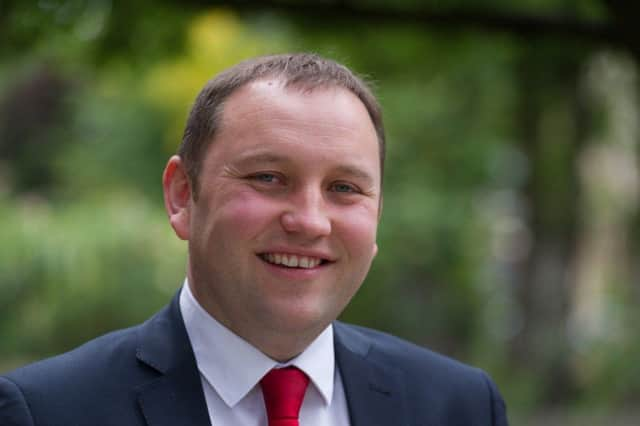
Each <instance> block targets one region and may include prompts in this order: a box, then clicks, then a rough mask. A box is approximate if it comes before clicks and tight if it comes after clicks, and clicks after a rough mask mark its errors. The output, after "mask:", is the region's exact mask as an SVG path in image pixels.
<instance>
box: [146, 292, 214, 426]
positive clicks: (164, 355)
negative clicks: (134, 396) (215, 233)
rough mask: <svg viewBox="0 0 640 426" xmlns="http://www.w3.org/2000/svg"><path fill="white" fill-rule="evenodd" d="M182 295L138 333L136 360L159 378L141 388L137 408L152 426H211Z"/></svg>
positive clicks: (175, 298) (177, 295)
mask: <svg viewBox="0 0 640 426" xmlns="http://www.w3.org/2000/svg"><path fill="white" fill-rule="evenodd" d="M179 295H180V292H178V293H177V294H176V296H175V297H174V298H173V300H172V301H171V303H170V304H169V305H168V306H167V307H165V308H164V309H163V310H161V311H160V312H158V313H157V314H156V315H155V316H153V317H152V318H151V319H149V320H148V321H147V322H145V323H144V324H142V326H141V327H140V329H139V334H138V348H137V351H136V356H137V358H138V360H139V361H140V362H141V363H142V364H144V365H145V366H146V367H149V368H151V369H153V370H155V371H156V372H157V374H158V377H157V378H156V379H155V380H152V381H150V382H148V383H145V384H144V385H142V386H140V387H138V389H137V391H138V404H139V405H140V409H141V410H142V413H143V415H144V418H145V420H146V422H147V424H148V425H149V426H173V425H177V424H188V425H194V426H210V425H211V422H210V420H209V413H208V410H207V404H206V401H205V398H204V392H203V390H202V383H201V381H200V373H199V371H198V367H197V365H196V360H195V357H194V355H193V350H192V349H191V343H190V342H189V337H188V335H187V331H186V329H185V327H184V322H183V321H182V315H181V313H180V307H179V303H178V300H179Z"/></svg>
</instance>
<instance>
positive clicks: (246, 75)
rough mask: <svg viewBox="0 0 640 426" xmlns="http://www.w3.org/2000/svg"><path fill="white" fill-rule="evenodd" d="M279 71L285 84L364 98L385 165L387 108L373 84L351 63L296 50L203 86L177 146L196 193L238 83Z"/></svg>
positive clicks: (247, 63)
mask: <svg viewBox="0 0 640 426" xmlns="http://www.w3.org/2000/svg"><path fill="white" fill-rule="evenodd" d="M268 77H275V78H278V79H280V80H282V82H283V84H284V87H294V88H297V89H302V90H313V89H314V88H317V87H340V88H344V89H346V90H348V91H350V92H352V93H353V94H354V95H356V96H357V97H358V98H359V99H360V101H362V103H363V104H364V106H365V107H366V109H367V111H368V112H369V116H370V117H371V122H372V123H373V126H374V127H375V129H376V133H377V136H378V145H379V152H380V176H381V178H382V172H383V170H384V156H385V136H384V126H383V124H382V111H381V109H380V105H379V104H378V101H377V100H376V98H375V96H374V95H373V93H372V92H371V89H370V88H369V86H368V85H367V83H365V82H364V81H363V80H362V79H361V78H360V77H358V76H356V75H355V74H354V73H353V72H351V71H350V70H349V69H348V68H347V67H345V66H344V65H341V64H339V63H337V62H334V61H332V60H329V59H325V58H323V57H321V56H319V55H316V54H311V53H293V54H281V55H271V56H260V57H257V58H252V59H249V60H247V61H244V62H240V63H239V64H237V65H235V66H233V67H231V68H229V69H227V70H225V71H223V72H221V73H220V74H218V75H217V76H216V77H214V78H213V79H211V80H209V81H208V82H207V84H206V85H205V86H204V87H203V88H202V90H201V91H200V93H199V94H198V96H197V97H196V100H195V102H194V104H193V107H192V108H191V112H190V113H189V118H188V119H187V125H186V127H185V130H184V135H183V137H182V143H181V144H180V147H179V148H178V155H179V156H180V157H181V158H182V160H183V161H184V164H185V167H186V170H187V175H188V176H189V179H190V180H191V184H192V193H193V197H194V199H197V193H198V175H199V173H200V168H201V166H202V161H203V159H204V156H205V153H206V151H207V147H208V146H209V144H210V143H211V141H212V140H213V139H214V137H215V135H216V132H217V131H218V129H219V128H220V120H221V117H222V111H223V108H224V103H225V101H226V99H227V98H228V97H229V96H230V95H231V94H232V93H233V92H234V91H235V90H237V89H238V88H240V87H242V86H244V85H245V84H247V83H250V82H252V81H256V80H260V79H264V78H268Z"/></svg>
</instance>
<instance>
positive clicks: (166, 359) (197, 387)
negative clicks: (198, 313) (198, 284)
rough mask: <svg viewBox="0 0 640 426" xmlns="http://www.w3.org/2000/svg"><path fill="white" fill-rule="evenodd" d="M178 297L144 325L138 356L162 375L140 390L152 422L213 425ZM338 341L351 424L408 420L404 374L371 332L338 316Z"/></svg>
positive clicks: (338, 359)
mask: <svg viewBox="0 0 640 426" xmlns="http://www.w3.org/2000/svg"><path fill="white" fill-rule="evenodd" d="M179 296H180V292H178V293H177V294H176V295H175V296H174V298H173V300H172V301H171V303H170V304H169V305H168V306H166V307H165V308H164V309H163V310H161V311H160V312H158V313H157V314H156V315H155V316H153V317H152V318H151V319H149V320H148V321H147V322H145V323H144V324H142V326H141V327H140V329H139V334H138V348H137V351H136V356H137V358H138V360H139V361H140V362H141V363H142V364H143V365H145V366H146V367H147V368H151V369H152V370H154V371H155V372H156V373H157V375H158V377H157V378H156V379H154V380H152V381H150V382H148V383H145V384H144V385H142V386H140V387H138V389H137V391H138V404H139V405H140V409H141V410H142V413H143V415H144V418H145V420H146V422H147V424H148V426H173V425H176V424H189V425H193V426H210V425H211V422H210V420H209V413H208V410H207V405H206V401H205V398H204V392H203V390H202V383H201V380H200V373H199V371H198V367H197V365H196V360H195V356H194V355H193V350H192V349H191V343H190V341H189V337H188V335H187V331H186V329H185V327H184V322H183V320H182V314H181V313H180V307H179ZM334 343H335V352H336V362H337V364H338V368H339V371H340V375H341V377H342V383H343V386H344V388H345V394H346V397H347V404H348V407H349V416H350V419H351V426H377V425H379V426H387V425H391V424H393V425H405V424H407V416H408V412H407V409H406V406H405V401H406V399H405V388H404V385H403V382H404V380H405V378H404V373H403V372H402V371H401V370H399V369H397V368H396V367H394V366H393V365H390V364H389V363H388V362H387V363H385V362H384V360H382V359H380V358H381V357H380V356H379V354H378V353H376V349H375V345H374V344H373V341H372V340H371V339H370V338H369V337H367V336H365V334H363V333H362V332H360V331H358V330H357V329H355V328H353V327H350V326H347V325H345V324H342V323H340V322H338V321H336V322H334Z"/></svg>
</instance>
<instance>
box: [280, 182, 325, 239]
mask: <svg viewBox="0 0 640 426" xmlns="http://www.w3.org/2000/svg"><path fill="white" fill-rule="evenodd" d="M280 222H281V223H282V227H283V228H284V230H285V231H287V232H289V233H295V234H299V235H301V236H304V237H306V238H318V237H325V236H328V235H329V234H331V219H330V217H329V214H328V212H327V209H326V205H325V200H324V197H323V195H322V191H321V190H315V189H306V190H304V191H300V193H298V194H297V195H296V196H294V197H293V198H292V199H291V202H290V204H289V206H288V207H287V209H286V211H285V212H284V213H283V214H282V216H281V218H280Z"/></svg>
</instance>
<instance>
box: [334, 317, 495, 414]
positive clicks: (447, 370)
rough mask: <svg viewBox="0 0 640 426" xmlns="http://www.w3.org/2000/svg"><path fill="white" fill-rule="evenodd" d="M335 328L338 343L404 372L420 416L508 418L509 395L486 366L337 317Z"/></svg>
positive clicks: (412, 406)
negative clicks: (503, 393)
mask: <svg viewBox="0 0 640 426" xmlns="http://www.w3.org/2000/svg"><path fill="white" fill-rule="evenodd" d="M334 330H335V333H336V343H337V344H338V345H344V346H345V347H346V348H347V349H348V350H349V351H351V352H355V353H358V354H359V355H360V356H361V357H362V358H363V359H366V360H368V361H370V362H373V363H375V364H377V365H380V366H384V367H383V368H385V369H393V370H394V371H396V372H397V373H398V374H399V375H400V376H401V377H402V378H403V384H404V387H405V390H406V395H408V396H409V399H408V406H410V407H411V409H412V410H413V411H414V416H415V417H416V418H423V417H424V416H436V417H438V416H439V417H438V418H465V419H475V420H473V421H477V422H478V423H477V424H491V425H495V426H498V425H499V426H505V425H506V424H507V420H506V414H505V413H506V408H505V404H504V400H503V399H502V396H501V395H500V393H499V391H498V389H497V387H496V385H495V384H494V382H493V380H492V379H491V378H490V377H489V376H488V375H487V374H486V373H485V372H484V371H482V370H481V369H479V368H476V367H472V366H469V365H466V364H464V363H462V362H460V361H457V360H455V359H453V358H450V357H447V356H444V355H441V354H438V353H436V352H434V351H431V350H429V349H427V348H424V347H421V346H418V345H416V344H414V343H411V342H409V341H407V340H404V339H401V338H399V337H396V336H393V335H391V334H388V333H384V332H381V331H377V330H372V329H370V328H366V327H361V326H355V325H349V324H344V323H341V322H336V323H334ZM424 410H427V411H428V412H425V411H424ZM480 419H487V421H486V422H485V421H484V420H480ZM465 421H466V420H465ZM463 424H466V423H464V422H463ZM469 424H471V423H469ZM473 424H475V423H473Z"/></svg>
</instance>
